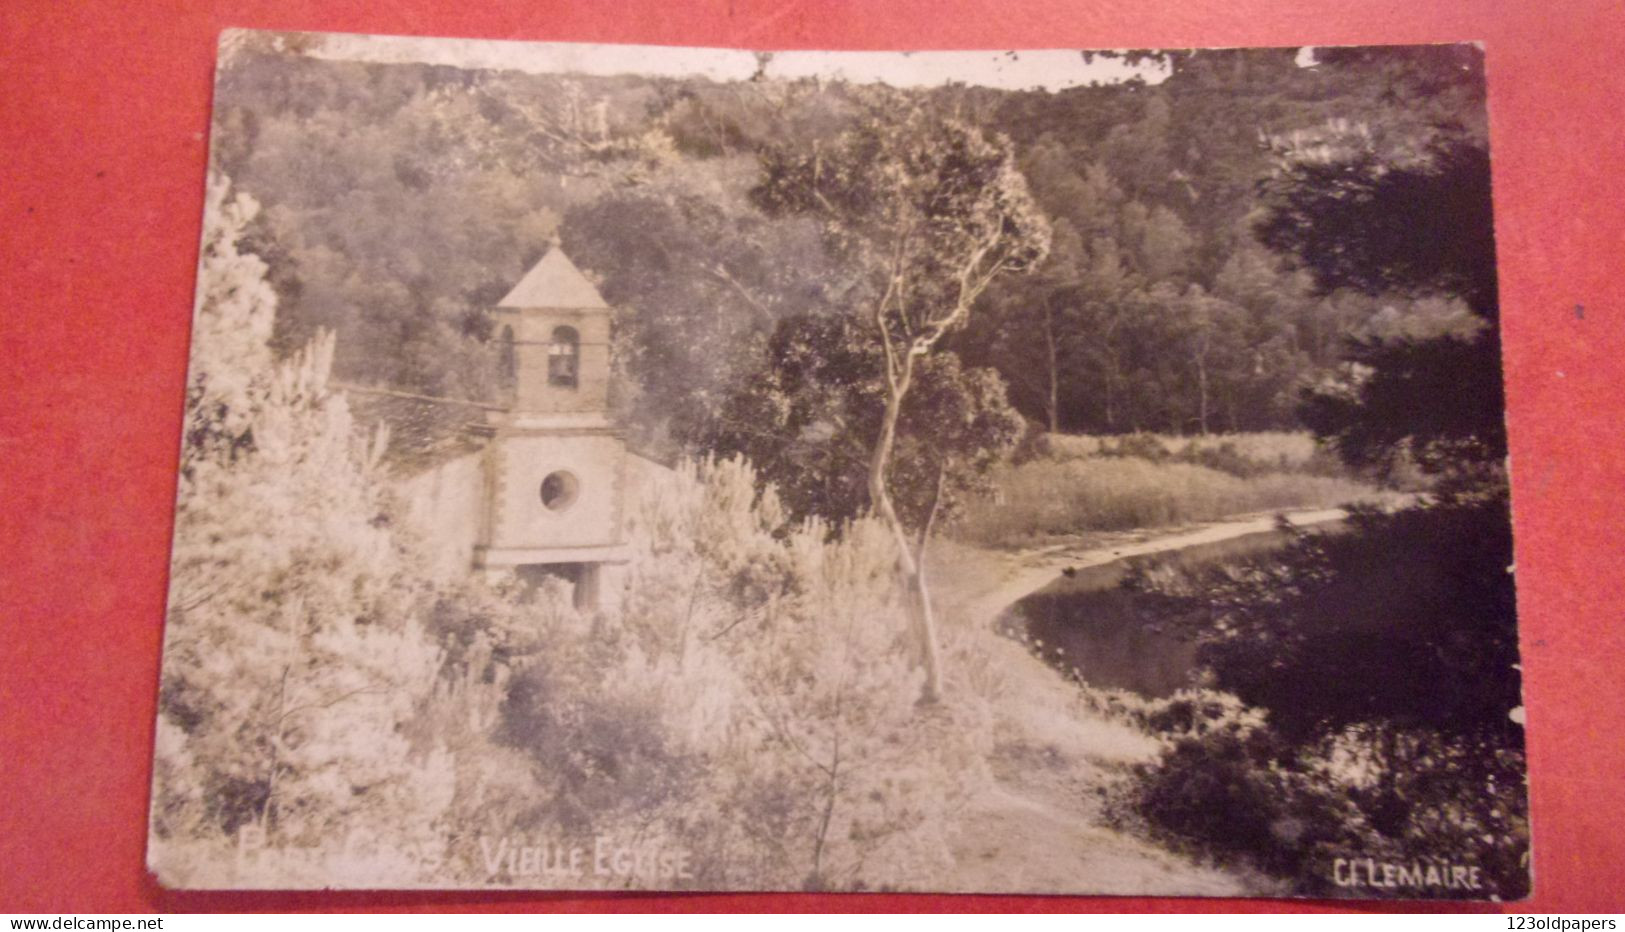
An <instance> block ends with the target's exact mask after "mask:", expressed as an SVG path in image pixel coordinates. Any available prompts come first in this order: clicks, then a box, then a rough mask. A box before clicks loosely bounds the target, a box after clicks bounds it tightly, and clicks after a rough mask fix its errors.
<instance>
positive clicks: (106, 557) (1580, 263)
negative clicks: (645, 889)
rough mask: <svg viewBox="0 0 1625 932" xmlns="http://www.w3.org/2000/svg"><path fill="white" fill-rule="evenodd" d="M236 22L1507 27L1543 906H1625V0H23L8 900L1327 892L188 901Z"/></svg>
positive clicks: (1531, 712)
mask: <svg viewBox="0 0 1625 932" xmlns="http://www.w3.org/2000/svg"><path fill="white" fill-rule="evenodd" d="M228 26H245V27H260V28H268V29H305V30H335V31H349V32H378V33H393V34H418V35H456V36H472V37H483V38H497V39H546V40H573V41H592V42H641V43H654V44H671V45H679V44H686V45H695V44H710V45H735V46H745V47H758V48H764V47H765V48H853V49H868V48H875V49H885V48H910V47H912V48H987V47H997V48H1022V47H1035V48H1048V47H1077V48H1114V47H1159V46H1165V47H1187V46H1199V45H1301V44H1334V43H1345V44H1349V43H1403V42H1433V41H1446V40H1463V39H1478V40H1483V41H1484V42H1485V43H1486V47H1487V54H1488V68H1489V82H1490V111H1491V113H1490V116H1491V135H1492V153H1493V159H1494V172H1495V175H1494V178H1495V198H1496V220H1497V237H1498V241H1499V247H1500V262H1501V265H1500V268H1501V287H1502V292H1503V302H1502V307H1503V317H1502V319H1503V321H1504V326H1505V343H1506V363H1507V383H1508V397H1509V404H1510V419H1511V432H1512V434H1511V436H1512V451H1513V453H1512V456H1513V480H1514V481H1513V485H1514V501H1515V507H1516V512H1517V514H1516V529H1517V550H1518V557H1517V560H1518V583H1519V588H1520V591H1519V599H1520V603H1521V611H1522V619H1523V620H1522V624H1523V639H1524V641H1523V643H1524V658H1525V669H1526V689H1527V699H1528V722H1529V742H1530V744H1529V746H1530V761H1529V765H1530V782H1531V786H1532V792H1533V818H1534V837H1535V891H1536V893H1535V897H1534V899H1533V900H1532V901H1530V902H1528V903H1525V904H1521V905H1520V906H1518V907H1513V908H1518V909H1532V910H1535V911H1541V912H1555V911H1582V910H1607V911H1614V910H1620V909H1625V892H1621V891H1625V818H1622V817H1621V816H1620V815H1619V813H1620V811H1621V807H1622V806H1625V780H1622V779H1621V777H1620V774H1621V771H1622V769H1625V737H1622V734H1625V703H1622V702H1621V700H1620V697H1619V696H1620V694H1619V689H1620V688H1621V680H1620V671H1621V670H1622V669H1625V612H1622V609H1625V562H1621V560H1620V553H1619V546H1618V545H1619V543H1620V542H1621V540H1622V539H1625V538H1622V536H1621V533H1620V532H1621V530H1622V525H1625V521H1622V517H1625V509H1622V507H1621V506H1620V505H1619V504H1618V502H1617V500H1616V497H1615V493H1616V492H1617V491H1618V490H1619V489H1620V488H1621V486H1622V479H1625V440H1622V434H1621V431H1620V430H1619V427H1618V419H1619V417H1620V416H1621V415H1625V392H1622V391H1621V389H1622V388H1625V385H1622V382H1625V306H1622V305H1621V302H1620V300H1619V296H1620V294H1621V292H1622V290H1625V264H1622V260H1625V209H1622V208H1625V183H1622V181H1621V172H1622V170H1625V120H1622V119H1621V113H1620V109H1621V107H1625V70H1622V65H1621V61H1620V59H1621V58H1622V57H1625V56H1622V53H1625V10H1622V9H1621V7H1620V6H1619V4H1618V0H1614V2H1612V3H1610V2H1607V0H1595V2H1593V0H1564V2H1541V3H1515V2H1507V0H1368V2H1364V3H1354V2H1350V0H1071V2H1066V0H1000V2H993V0H981V2H978V0H940V2H933V0H910V2H897V3H892V4H888V5H884V6H883V5H882V4H881V3H880V2H879V0H838V2H829V3H818V2H815V0H801V2H797V0H784V2H768V0H707V2H699V3H693V4H688V5H678V4H677V3H675V2H673V0H665V2H662V0H616V2H613V3H591V2H588V0H579V2H556V0H496V2H488V3H479V4H460V3H451V2H436V0H396V2H393V3H390V4H370V3H364V2H360V0H322V2H316V0H224V2H217V3H201V2H199V3H175V2H166V3H140V2H134V0H126V2H122V3H120V2H108V0H95V2H70V0H6V2H5V3H3V4H0V154H3V157H4V161H3V163H0V164H3V165H4V169H3V175H0V402H3V403H0V502H3V505H0V515H3V517H0V619H3V622H4V628H3V631H0V634H3V638H0V643H3V645H4V647H3V650H4V654H3V655H0V659H3V666H0V717H3V720H0V911H4V910H20V911H47V910H50V911H70V910H71V911H79V912H90V911H143V910H149V911H150V910H156V911H163V912H172V911H182V910H192V909H207V910H233V909H272V910H291V909H307V908H313V909H359V910H368V909H444V908H474V909H501V910H513V909H636V910H652V909H661V910H666V909H680V910H778V909H797V910H807V909H814V910H818V909H828V910H853V909H863V910H892V909H899V910H908V909H952V910H990V909H1008V910H1069V911H1070V910H1080V909H1104V910H1123V909H1136V908H1164V909H1166V908H1187V909H1235V908H1238V907H1239V908H1247V909H1292V908H1302V907H1303V906H1304V905H1306V904H1299V903H1293V902H1290V901H1273V902H1271V901H1263V902H1239V903H1238V902H1236V901H1223V900H1213V901H1200V900H1137V899H1112V898H1097V899H1087V898H1074V897H966V896H958V897H951V896H869V895H862V896H858V895H853V896H815V895H794V896H766V895H736V896H693V895H690V896H681V897H656V896H618V897H615V896H604V895H557V894H475V893H466V894H455V893H452V894H204V895H199V894H177V893H171V892H167V891H164V890H161V889H159V888H158V887H157V886H156V885H155V884H154V883H153V881H152V879H151V878H150V877H149V876H148V875H147V874H146V872H145V870H144V868H143V866H142V864H143V851H144V845H145V819H146V806H147V781H148V776H149V772H150V767H151V764H150V758H151V748H152V727H153V711H154V702H155V691H156V687H157V679H158V648H159V636H160V629H161V624H162V619H163V608H164V605H163V601H164V586H165V582H164V581H165V572H166V566H167V560H168V547H169V532H170V522H171V515H170V509H171V504H172V499H173V495H174V482H175V477H174V470H175V462H176V450H177V443H178V436H179V427H180V414H181V398H182V387H183V383H184V363H185V357H186V348H187V322H188V321H189V319H190V314H191V306H192V288H193V276H194V269H195V263H196V261H197V243H198V228H199V221H200V214H201V209H202V205H203V179H204V155H205V139H206V130H207V128H208V115H209V98H210V81H211V74H212V68H213V64H214V49H215V38H216V35H217V33H218V31H219V30H220V29H222V28H224V27H228ZM1577 305H1583V307H1584V312H1583V315H1582V314H1581V313H1579V312H1578V310H1577ZM1307 905H1309V906H1310V907H1311V908H1320V909H1335V908H1368V909H1381V908H1389V907H1383V906H1369V907H1358V906H1355V907H1349V906H1347V905H1344V906H1337V905H1335V904H1307ZM1391 905H1392V904H1390V906H1391ZM1486 908H1489V907H1486Z"/></svg>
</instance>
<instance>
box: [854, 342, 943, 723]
mask: <svg viewBox="0 0 1625 932" xmlns="http://www.w3.org/2000/svg"><path fill="white" fill-rule="evenodd" d="M902 370H903V371H902V372H901V373H900V374H898V373H895V372H894V371H893V365H892V363H891V361H890V360H888V363H887V373H886V374H887V379H886V411H885V414H884V416H883V417H882V418H881V421H880V436H879V437H878V438H877V439H876V440H875V449H874V453H873V455H871V456H870V458H869V504H870V507H872V508H873V509H874V511H875V514H876V515H877V516H879V518H880V519H881V520H882V521H884V522H886V526H887V527H889V528H890V529H891V532H892V536H893V537H894V538H896V540H897V566H898V570H899V571H900V573H901V574H902V577H903V583H904V587H905V588H906V589H907V591H908V594H909V613H910V615H911V616H912V619H913V621H914V627H915V629H916V631H917V632H918V635H919V638H920V647H921V652H922V653H923V654H924V655H925V688H924V689H923V690H922V691H921V694H920V701H921V702H922V703H927V704H929V703H934V702H936V701H937V700H938V699H940V698H941V696H942V657H941V651H940V649H939V647H938V646H937V621H936V617H935V616H934V615H933V614H932V612H931V597H930V593H929V592H928V591H927V589H926V588H925V577H924V574H923V573H922V568H921V566H920V563H919V561H918V560H916V559H915V549H914V546H913V543H912V542H911V541H910V540H909V539H908V533H907V532H906V531H905V530H904V529H903V522H902V521H901V520H900V519H899V518H898V517H897V509H896V508H894V507H893V506H892V500H891V492H890V491H889V490H888V489H887V488H886V477H887V473H888V471H889V470H890V468H891V454H892V448H893V446H894V445H895V444H896V442H897V420H898V417H899V416H900V415H901V414H902V411H903V399H904V398H905V397H906V396H907V395H908V389H909V385H910V383H911V382H912V381H913V377H914V357H913V356H912V355H910V356H904V357H903V362H902Z"/></svg>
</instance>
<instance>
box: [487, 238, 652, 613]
mask: <svg viewBox="0 0 1625 932" xmlns="http://www.w3.org/2000/svg"><path fill="white" fill-rule="evenodd" d="M610 313H611V312H610V308H609V305H607V304H605V303H604V299H603V298H602V297H601V296H600V295H599V294H598V289H596V288H594V287H593V285H592V283H591V282H589V281H588V280H587V278H586V276H584V275H582V274H581V271H580V270H579V269H577V268H576V267H575V264H574V263H572V262H571V261H570V259H569V258H568V257H567V256H565V254H564V252H563V250H561V249H560V248H559V247H558V245H557V244H554V245H553V246H551V247H550V248H549V249H548V251H547V253H546V254H545V255H543V256H542V259H541V261H540V262H538V263H537V264H536V266H535V267H534V268H532V269H531V270H530V271H529V272H527V273H526V274H525V276H524V277H523V278H521V279H520V281H519V283H518V284H517V285H515V286H514V287H513V290H512V291H510V292H508V295H507V297H505V298H503V299H502V301H501V302H500V303H499V304H498V306H497V308H496V317H497V333H498V336H499V339H500V340H501V344H502V345H501V358H502V368H503V372H502V376H503V382H504V390H505V392H506V394H507V401H506V403H507V405H508V407H507V410H505V411H501V412H495V413H493V414H492V416H491V423H490V426H491V429H492V432H493V438H494V439H493V442H492V443H491V444H490V446H489V447H488V448H487V459H486V490H487V496H486V498H487V514H486V520H485V522H484V534H483V538H484V539H483V541H482V542H481V544H480V546H478V547H476V548H475V552H474V553H475V555H474V559H475V563H476V565H477V567H478V568H481V569H484V570H487V571H491V572H518V573H520V574H522V575H537V574H553V575H560V576H564V577H566V578H568V579H571V580H573V581H574V583H575V591H576V604H577V605H579V606H581V607H584V608H595V607H607V606H610V605H613V604H615V603H616V602H617V601H618V598H619V594H620V591H621V589H622V588H623V586H624V579H625V566H626V560H627V553H626V545H625V540H624V539H623V534H622V525H623V508H624V488H625V483H626V444H625V442H624V439H623V437H622V434H621V432H620V431H619V430H618V429H617V428H616V426H615V425H614V424H612V423H611V422H610V420H609V416H608V392H609V328H610Z"/></svg>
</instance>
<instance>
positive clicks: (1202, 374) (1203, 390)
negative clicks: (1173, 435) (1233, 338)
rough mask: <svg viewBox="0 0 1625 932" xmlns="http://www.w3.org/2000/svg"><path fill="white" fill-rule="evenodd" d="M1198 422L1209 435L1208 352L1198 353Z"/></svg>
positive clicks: (1204, 432)
mask: <svg viewBox="0 0 1625 932" xmlns="http://www.w3.org/2000/svg"><path fill="white" fill-rule="evenodd" d="M1196 423H1197V424H1198V426H1200V427H1201V431H1202V436H1204V437H1206V436H1207V354H1206V353H1205V352H1203V353H1197V354H1196Z"/></svg>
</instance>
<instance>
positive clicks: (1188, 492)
mask: <svg viewBox="0 0 1625 932" xmlns="http://www.w3.org/2000/svg"><path fill="white" fill-rule="evenodd" d="M1146 436H1147V437H1149V435H1146ZM1249 436H1253V437H1255V438H1257V439H1256V440H1253V441H1247V442H1246V445H1238V446H1229V447H1223V448H1222V449H1223V450H1224V451H1226V452H1225V453H1223V454H1219V453H1216V452H1211V451H1218V450H1220V449H1221V448H1220V447H1219V446H1217V445H1212V446H1209V447H1207V448H1205V450H1206V452H1205V451H1204V448H1203V447H1201V446H1198V445H1197V444H1198V443H1213V441H1212V440H1208V441H1190V442H1189V443H1188V445H1187V446H1186V447H1185V448H1184V449H1183V450H1182V451H1181V453H1178V454H1176V453H1168V454H1167V455H1166V456H1157V455H1156V454H1155V452H1154V451H1152V452H1151V453H1150V454H1149V456H1144V455H1139V452H1140V450H1141V449H1144V448H1147V447H1148V444H1147V442H1146V441H1144V440H1142V441H1138V442H1137V445H1135V444H1131V443H1129V442H1127V441H1124V440H1113V439H1105V440H1102V439H1098V438H1086V437H1054V438H1051V441H1050V442H1051V444H1052V446H1051V451H1052V452H1051V453H1050V455H1048V456H1045V457H1041V458H1038V459H1034V460H1030V461H1028V462H1025V463H1021V464H1019V465H1013V466H1007V467H1004V468H1003V469H1002V470H1001V472H1000V474H999V475H998V476H997V477H996V483H997V487H998V492H997V494H996V495H995V496H994V497H993V498H992V499H990V500H988V501H984V502H979V503H977V504H976V505H974V506H972V507H971V508H970V509H969V510H968V512H967V514H966V516H965V519H964V521H963V522H962V523H961V525H960V531H959V536H960V537H961V538H962V539H964V540H967V541H970V542H973V543H980V544H986V545H995V546H1008V545H1014V544H1022V543H1029V542H1032V541H1035V540H1042V539H1044V538H1048V537H1054V536H1064V535H1070V534H1078V533H1084V532H1089V531H1114V530H1127V529H1132V528H1143V527H1163V526H1169V525H1178V524H1186V523H1190V522H1195V521H1212V520H1216V519H1219V518H1224V517H1228V516H1231V515H1237V514H1246V513H1249V512H1257V511H1267V510H1271V509H1281V508H1310V507H1331V506H1336V505H1343V504H1347V503H1351V502H1356V501H1366V500H1371V499H1373V498H1375V497H1377V496H1378V495H1379V494H1380V493H1378V492H1377V490H1375V489H1373V488H1371V487H1370V486H1367V485H1364V484H1361V483H1358V482H1355V481H1353V480H1350V479H1347V478H1342V477H1337V476H1328V475H1313V474H1310V473H1309V472H1308V471H1307V470H1309V469H1312V468H1318V466H1317V464H1318V460H1317V458H1316V454H1315V451H1314V448H1313V443H1312V441H1311V442H1309V445H1308V448H1307V450H1306V449H1305V448H1304V446H1303V443H1302V442H1301V441H1308V438H1307V437H1303V438H1301V441H1300V439H1296V435H1290V434H1282V435H1249ZM1288 438H1294V439H1288ZM1175 439H1177V438H1175ZM1149 440H1150V442H1152V443H1155V444H1156V445H1157V447H1158V448H1161V449H1166V448H1167V446H1166V445H1164V443H1163V440H1162V438H1154V437H1151V438H1149ZM1120 445H1122V446H1120ZM1125 447H1126V449H1125ZM1243 451H1245V452H1243ZM1185 456H1192V457H1193V458H1197V459H1198V462H1188V461H1184V457H1185ZM1210 457H1211V458H1213V461H1214V462H1215V463H1217V464H1218V465H1220V466H1223V467H1225V468H1215V467H1214V466H1211V465H1201V464H1200V462H1201V461H1202V460H1205V459H1207V458H1210ZM1266 463H1274V464H1277V465H1275V466H1274V468H1273V469H1272V468H1270V467H1268V466H1266V465H1265V464H1266ZM1294 463H1295V464H1297V467H1298V469H1301V470H1306V471H1287V470H1288V469H1290V465H1288V464H1294ZM1249 464H1250V465H1249ZM1238 473H1239V474H1238Z"/></svg>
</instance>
